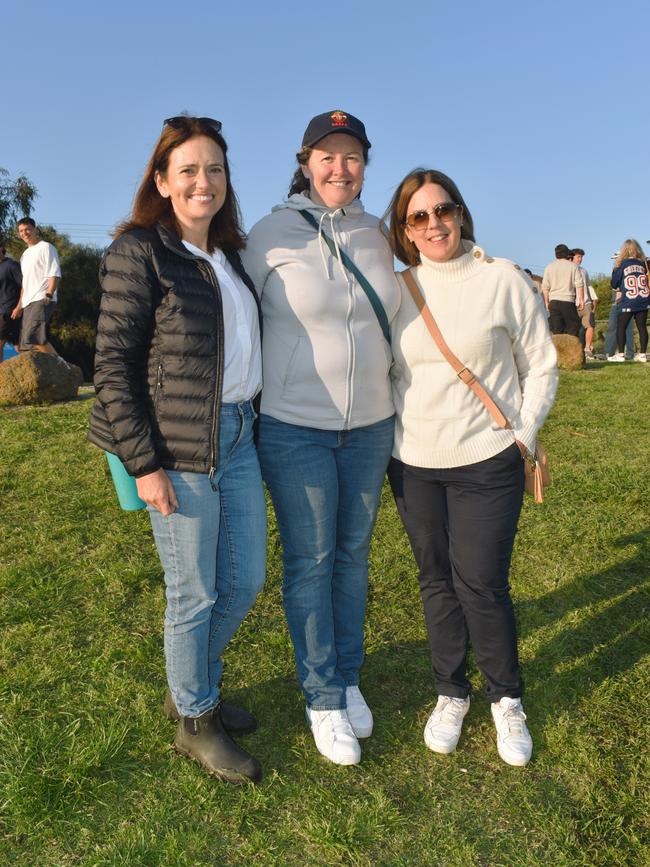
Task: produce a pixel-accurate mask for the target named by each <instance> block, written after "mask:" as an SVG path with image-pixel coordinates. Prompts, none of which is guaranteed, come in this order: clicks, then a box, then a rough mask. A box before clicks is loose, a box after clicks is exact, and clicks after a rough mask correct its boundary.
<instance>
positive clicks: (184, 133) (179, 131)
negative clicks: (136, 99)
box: [114, 115, 246, 253]
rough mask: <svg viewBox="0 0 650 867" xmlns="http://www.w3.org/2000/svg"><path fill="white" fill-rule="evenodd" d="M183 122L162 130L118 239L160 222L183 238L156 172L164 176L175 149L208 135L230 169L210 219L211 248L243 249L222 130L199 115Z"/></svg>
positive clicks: (243, 237) (152, 226)
mask: <svg viewBox="0 0 650 867" xmlns="http://www.w3.org/2000/svg"><path fill="white" fill-rule="evenodd" d="M181 117H182V118H183V121H181V122H180V123H176V124H174V126H171V125H169V124H166V125H165V126H164V127H163V131H162V132H161V133H160V136H159V138H158V141H157V142H156V144H155V146H154V149H153V153H152V155H151V158H150V160H149V162H148V163H147V168H146V169H145V173H144V177H143V179H142V181H141V183H140V186H139V187H138V191H137V193H136V194H135V199H134V200H133V208H132V210H131V214H130V216H129V217H128V218H127V219H126V220H124V221H123V222H121V223H120V224H119V225H118V226H117V228H116V230H115V235H114V237H115V238H119V236H120V235H123V234H124V232H128V231H129V230H131V229H153V228H154V226H155V225H156V223H162V225H163V226H166V227H167V228H168V229H173V230H174V231H175V232H176V233H177V235H178V236H179V237H181V227H180V225H179V223H178V221H177V219H176V215H175V214H174V209H173V207H172V203H171V200H170V199H166V198H164V197H163V196H161V195H160V193H159V192H158V187H157V186H156V172H160V174H161V175H164V174H165V172H166V171H167V169H168V167H169V157H170V156H171V153H172V151H174V150H176V148H177V147H180V145H182V144H184V143H185V142H186V141H188V139H191V138H195V137H196V136H206V137H207V138H211V139H212V140H213V141H214V142H216V143H217V144H218V145H219V147H220V148H221V150H222V151H223V162H224V170H225V172H226V180H227V186H226V198H225V200H224V203H223V205H222V206H221V208H220V209H219V211H217V213H216V214H215V215H214V217H213V218H212V221H211V222H210V228H209V229H208V251H209V252H210V253H213V252H214V250H215V248H216V247H219V248H220V249H222V250H230V251H234V250H242V249H243V248H244V247H245V246H246V242H245V235H244V232H243V230H242V227H241V211H240V209H239V202H238V201H237V196H236V194H235V191H234V190H233V188H232V184H231V182H230V166H229V165H228V157H227V156H226V152H227V150H228V145H227V144H226V142H225V139H224V138H223V136H222V135H221V133H220V132H217V131H216V130H215V128H214V126H212V124H210V123H208V122H206V121H204V120H202V119H201V118H198V117H190V116H189V115H187V116H186V115H182V116H181Z"/></svg>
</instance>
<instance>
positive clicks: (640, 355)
mask: <svg viewBox="0 0 650 867" xmlns="http://www.w3.org/2000/svg"><path fill="white" fill-rule="evenodd" d="M647 360H648V358H647V356H646V354H645V352H637V353H635V355H634V361H642V362H643V363H644V364H645V363H646V362H647Z"/></svg>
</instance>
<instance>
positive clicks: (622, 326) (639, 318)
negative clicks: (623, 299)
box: [616, 310, 648, 352]
mask: <svg viewBox="0 0 650 867" xmlns="http://www.w3.org/2000/svg"><path fill="white" fill-rule="evenodd" d="M632 319H634V321H635V322H636V327H637V328H638V330H639V351H640V352H645V351H646V349H647V348H648V311H647V310H635V311H631V310H626V311H625V313H619V314H618V320H617V322H616V343H617V345H618V351H619V352H624V351H625V330H626V328H627V326H628V325H629V324H630V321H631V320H632Z"/></svg>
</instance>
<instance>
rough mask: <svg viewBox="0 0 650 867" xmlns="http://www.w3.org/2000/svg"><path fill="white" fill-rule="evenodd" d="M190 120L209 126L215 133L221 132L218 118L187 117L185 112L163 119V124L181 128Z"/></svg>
mask: <svg viewBox="0 0 650 867" xmlns="http://www.w3.org/2000/svg"><path fill="white" fill-rule="evenodd" d="M190 120H198V122H199V123H202V124H205V126H209V127H211V128H212V129H213V130H214V131H215V132H216V133H220V132H221V121H220V120H215V119H214V118H213V117H187V115H185V114H177V115H176V117H168V118H166V119H165V120H164V121H163V126H170V127H171V128H172V129H183V127H185V126H187V124H188V121H190Z"/></svg>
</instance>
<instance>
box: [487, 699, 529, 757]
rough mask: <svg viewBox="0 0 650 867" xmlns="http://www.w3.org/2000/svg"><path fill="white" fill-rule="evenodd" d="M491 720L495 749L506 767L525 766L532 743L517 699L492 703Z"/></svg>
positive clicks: (519, 701) (524, 716)
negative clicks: (495, 732)
mask: <svg viewBox="0 0 650 867" xmlns="http://www.w3.org/2000/svg"><path fill="white" fill-rule="evenodd" d="M492 718H493V719H494V725H495V726H496V729H497V749H498V751H499V755H500V756H501V758H502V759H503V761H504V762H506V764H508V765H518V766H520V767H521V766H523V765H527V764H528V762H529V761H530V757H531V755H532V752H533V741H532V738H531V736H530V733H529V731H528V729H527V727H526V714H525V713H524V709H523V707H522V706H521V700H520V699H518V698H508V697H504V698H502V699H501V701H498V702H496V701H495V702H492Z"/></svg>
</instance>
